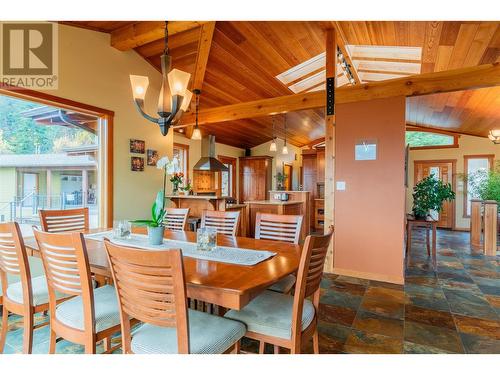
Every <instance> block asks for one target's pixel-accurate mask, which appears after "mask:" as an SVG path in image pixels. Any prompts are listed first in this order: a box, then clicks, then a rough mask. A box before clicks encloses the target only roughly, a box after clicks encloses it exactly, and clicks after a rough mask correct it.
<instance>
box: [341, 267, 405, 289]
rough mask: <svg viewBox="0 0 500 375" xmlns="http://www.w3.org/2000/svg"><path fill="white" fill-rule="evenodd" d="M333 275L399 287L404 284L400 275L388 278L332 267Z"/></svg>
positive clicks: (386, 276) (387, 276)
mask: <svg viewBox="0 0 500 375" xmlns="http://www.w3.org/2000/svg"><path fill="white" fill-rule="evenodd" d="M333 273H335V274H337V275H342V276H350V277H357V278H359V279H367V280H374V281H383V282H386V283H392V284H399V285H404V283H405V281H404V277H403V275H401V276H389V275H382V274H378V273H372V272H360V271H354V270H346V269H343V268H338V267H333Z"/></svg>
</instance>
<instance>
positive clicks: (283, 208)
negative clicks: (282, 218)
mask: <svg viewBox="0 0 500 375" xmlns="http://www.w3.org/2000/svg"><path fill="white" fill-rule="evenodd" d="M245 203H246V204H247V206H248V209H247V213H248V230H247V233H248V236H249V237H254V235H255V220H256V216H257V213H259V212H261V213H266V214H277V215H304V214H305V212H304V202H302V201H296V200H293V201H286V202H282V201H275V200H264V201H247V202H245Z"/></svg>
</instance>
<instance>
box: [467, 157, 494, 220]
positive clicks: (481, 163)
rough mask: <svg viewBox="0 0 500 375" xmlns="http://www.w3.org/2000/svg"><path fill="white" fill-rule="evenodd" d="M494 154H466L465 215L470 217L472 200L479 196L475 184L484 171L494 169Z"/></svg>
mask: <svg viewBox="0 0 500 375" xmlns="http://www.w3.org/2000/svg"><path fill="white" fill-rule="evenodd" d="M494 157H495V156H494V155H466V156H464V174H465V176H466V177H467V182H466V183H465V184H464V185H465V186H464V197H466V199H464V217H470V213H471V203H470V200H471V199H473V198H477V197H476V196H475V194H474V185H476V184H477V182H478V180H480V179H481V178H482V176H483V173H484V172H487V171H488V170H491V169H493V159H494ZM484 176H485V174H484Z"/></svg>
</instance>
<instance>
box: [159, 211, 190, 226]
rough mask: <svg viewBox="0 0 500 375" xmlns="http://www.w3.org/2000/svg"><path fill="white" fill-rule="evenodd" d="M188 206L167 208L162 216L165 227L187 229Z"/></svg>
mask: <svg viewBox="0 0 500 375" xmlns="http://www.w3.org/2000/svg"><path fill="white" fill-rule="evenodd" d="M188 217H189V208H167V209H166V210H165V216H164V217H163V225H164V226H165V229H168V230H173V231H178V232H184V231H186V230H187V221H188Z"/></svg>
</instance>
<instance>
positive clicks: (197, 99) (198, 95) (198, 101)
mask: <svg viewBox="0 0 500 375" xmlns="http://www.w3.org/2000/svg"><path fill="white" fill-rule="evenodd" d="M199 107H200V94H198V93H196V116H195V128H198V109H199Z"/></svg>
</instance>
